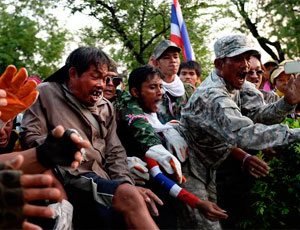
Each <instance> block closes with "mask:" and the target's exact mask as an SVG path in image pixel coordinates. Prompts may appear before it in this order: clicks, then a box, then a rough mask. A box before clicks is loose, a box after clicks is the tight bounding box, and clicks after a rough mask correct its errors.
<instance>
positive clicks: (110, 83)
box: [103, 76, 121, 100]
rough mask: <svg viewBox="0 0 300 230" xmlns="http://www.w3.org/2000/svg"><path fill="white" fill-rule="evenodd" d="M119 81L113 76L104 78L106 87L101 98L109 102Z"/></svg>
mask: <svg viewBox="0 0 300 230" xmlns="http://www.w3.org/2000/svg"><path fill="white" fill-rule="evenodd" d="M120 82H121V80H120V79H119V78H115V76H108V77H107V78H106V86H105V89H104V91H103V96H104V97H105V98H106V99H108V100H111V99H112V98H114V96H115V95H116V91H117V86H118V85H119V84H120Z"/></svg>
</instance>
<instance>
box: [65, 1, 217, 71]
mask: <svg viewBox="0 0 300 230" xmlns="http://www.w3.org/2000/svg"><path fill="white" fill-rule="evenodd" d="M208 2H210V1H208ZM211 2H212V1H211ZM180 5H181V9H182V12H183V17H184V20H185V23H186V25H187V28H188V32H189V35H190V40H191V43H192V46H193V49H194V53H195V56H196V59H197V61H199V62H200V63H201V64H202V66H203V76H207V74H208V72H209V71H210V70H211V67H212V66H211V53H210V52H209V50H208V49H207V47H206V45H205V42H207V41H206V39H207V34H208V31H209V30H208V29H209V23H206V22H207V21H208V20H207V19H206V18H205V16H206V17H207V16H208V15H209V16H210V14H209V12H208V11H206V12H205V13H203V14H202V15H201V14H199V9H207V8H208V7H209V5H208V4H204V3H203V2H202V1H199V0H189V1H180ZM68 6H69V7H70V9H71V10H72V12H73V13H75V12H81V13H85V14H87V15H90V16H91V17H93V18H95V19H97V20H98V22H99V24H98V26H97V28H96V29H95V27H93V28H91V27H89V28H85V29H83V30H82V32H81V41H82V44H83V45H94V46H96V47H99V48H105V47H106V46H112V48H111V49H110V55H111V56H112V57H113V59H114V60H117V61H118V62H119V63H122V64H124V65H125V67H126V68H128V69H129V70H130V69H133V68H136V67H138V66H140V65H141V64H146V63H148V60H149V57H150V55H151V54H152V52H153V49H154V47H155V46H156V45H157V44H158V43H159V42H160V41H161V40H162V39H170V15H171V1H157V0H140V1H137V0H111V1H108V0H101V1H89V0H82V1H76V0H68ZM199 21H200V22H201V23H199Z"/></svg>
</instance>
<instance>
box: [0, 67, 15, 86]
mask: <svg viewBox="0 0 300 230" xmlns="http://www.w3.org/2000/svg"><path fill="white" fill-rule="evenodd" d="M16 72H17V68H16V67H15V66H14V65H9V66H7V67H6V70H5V72H4V73H3V74H2V76H1V78H0V88H1V89H7V88H9V87H10V85H11V81H12V79H13V77H14V75H15V73H16Z"/></svg>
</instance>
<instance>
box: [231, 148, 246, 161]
mask: <svg viewBox="0 0 300 230" xmlns="http://www.w3.org/2000/svg"><path fill="white" fill-rule="evenodd" d="M230 154H231V155H232V156H233V157H235V158H236V159H238V160H239V161H241V162H242V161H243V159H244V158H245V156H246V155H247V153H246V152H245V151H244V150H242V149H240V148H232V149H231V153H230Z"/></svg>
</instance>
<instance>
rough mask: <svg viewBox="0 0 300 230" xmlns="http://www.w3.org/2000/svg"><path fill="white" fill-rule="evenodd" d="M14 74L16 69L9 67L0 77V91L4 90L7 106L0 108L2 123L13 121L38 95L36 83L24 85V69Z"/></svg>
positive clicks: (25, 75)
mask: <svg viewBox="0 0 300 230" xmlns="http://www.w3.org/2000/svg"><path fill="white" fill-rule="evenodd" d="M16 72H17V68H16V67H15V66H13V65H9V66H8V67H7V68H6V70H5V72H4V73H3V74H2V76H1V77H0V89H4V90H5V91H6V94H7V95H6V100H7V105H6V106H3V107H0V111H1V117H0V118H1V120H2V121H4V122H7V121H9V120H10V119H13V118H14V117H15V116H16V115H17V114H18V113H20V112H22V111H24V110H25V109H27V108H28V107H30V106H31V105H32V104H33V103H34V102H35V100H36V99H37V97H38V94H39V93H38V91H37V90H36V87H37V83H36V82H35V81H28V82H26V84H24V82H25V80H26V79H27V71H26V69H25V68H21V69H20V70H19V72H18V73H17V74H16V75H15V73H16ZM14 75H15V76H14Z"/></svg>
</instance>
